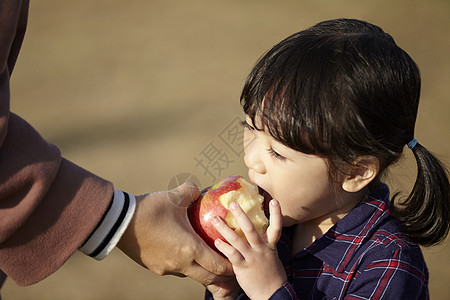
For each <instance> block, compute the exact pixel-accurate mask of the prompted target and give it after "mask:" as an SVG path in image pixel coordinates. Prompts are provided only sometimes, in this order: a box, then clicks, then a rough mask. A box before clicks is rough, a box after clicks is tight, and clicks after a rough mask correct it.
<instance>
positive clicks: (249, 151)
mask: <svg viewBox="0 0 450 300" xmlns="http://www.w3.org/2000/svg"><path fill="white" fill-rule="evenodd" d="M260 150H261V149H259V147H258V145H257V141H255V140H254V139H252V140H248V141H247V142H244V153H245V155H244V163H245V165H246V166H247V168H249V169H251V170H253V171H254V172H256V173H259V174H265V173H266V167H265V165H264V161H263V160H262V156H261V154H262V153H261V151H260Z"/></svg>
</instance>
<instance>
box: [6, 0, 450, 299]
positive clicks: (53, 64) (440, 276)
mask: <svg viewBox="0 0 450 300" xmlns="http://www.w3.org/2000/svg"><path fill="white" fill-rule="evenodd" d="M449 16H450V2H449V1H447V0H441V1H438V0H436V1H434V0H430V1H419V0H416V1H412V0H408V1H406V0H405V1H389V0H382V1H370V2H369V1H312V0H311V1H298V0H296V1H263V0H260V1H256V0H247V1H242V0H228V1H207V0H201V1H195V0H194V1H182V0H174V1H163V0H159V1H148V0H147V1H143V0H129V1H118V0H99V1H98V0H94V1H93V0H89V1H88V0H79V1H59V0H39V1H32V4H31V10H30V19H29V28H28V32H27V35H26V39H25V43H24V47H23V50H22V53H21V56H20V57H19V62H18V65H17V67H16V69H15V71H14V74H13V81H12V99H13V100H12V110H13V111H14V112H16V113H18V114H20V115H21V116H22V117H24V118H26V119H27V120H28V121H29V122H31V123H32V124H33V125H34V126H35V127H36V128H37V129H38V130H39V131H40V132H41V134H42V135H43V136H44V137H45V138H47V139H48V140H50V141H52V142H54V143H56V144H57V145H59V146H60V147H61V149H62V151H63V153H64V155H65V156H66V157H67V158H69V159H71V160H72V161H74V162H76V163H78V164H80V165H82V166H84V167H85V168H87V169H89V170H91V171H93V172H94V173H96V174H99V175H100V176H102V177H104V178H107V179H109V180H111V181H113V182H114V183H115V184H116V187H117V188H119V189H124V190H127V191H130V192H133V193H135V194H139V193H144V192H151V191H157V190H164V189H167V187H168V184H169V182H170V180H171V178H172V177H173V176H174V175H176V174H179V173H183V172H188V173H192V174H193V175H195V176H196V177H197V178H198V179H199V181H200V183H201V184H202V185H205V186H206V185H209V184H210V183H211V180H212V179H211V178H210V177H208V176H207V174H205V173H204V171H203V169H201V168H200V167H199V166H198V165H196V162H195V161H194V158H195V157H198V156H199V153H200V152H201V151H202V150H204V149H205V148H206V147H207V146H208V145H209V144H210V143H211V142H212V143H214V144H215V145H218V146H220V147H221V148H222V151H223V152H224V153H227V154H228V156H229V157H230V159H232V160H233V162H231V163H230V164H229V166H228V167H227V169H226V170H225V171H223V173H222V175H231V174H242V175H246V169H245V167H244V165H243V163H242V161H241V159H240V158H239V157H237V156H233V153H232V152H230V150H229V149H227V148H226V145H224V144H220V143H221V141H220V139H219V135H220V133H221V132H222V131H223V130H224V128H226V127H227V126H228V124H230V122H232V121H233V120H234V119H235V118H236V116H239V117H242V113H241V109H240V107H239V101H238V98H239V93H240V90H241V88H242V85H243V81H244V78H245V76H246V75H247V74H248V72H249V70H250V69H251V67H252V66H253V64H254V62H255V61H256V59H257V58H258V57H259V56H260V55H261V54H262V53H263V52H264V51H266V50H267V49H268V48H269V47H271V46H272V45H273V44H275V43H277V42H278V41H280V40H281V39H282V38H284V37H286V36H287V35H289V34H291V33H293V32H296V31H299V30H301V29H304V28H305V27H308V26H311V25H313V24H315V23H317V22H319V21H321V20H325V19H331V18H338V17H351V18H361V19H365V20H368V21H371V22H374V23H376V24H378V25H380V26H381V27H382V28H383V29H385V30H386V31H387V32H389V33H391V34H392V35H393V36H394V38H395V39H396V41H397V43H398V44H399V45H400V46H401V47H402V48H403V49H405V50H406V51H407V52H408V53H409V54H410V55H411V56H412V57H413V58H414V59H415V60H416V62H417V63H418V65H419V66H420V68H421V71H422V76H423V89H422V91H423V92H422V100H421V101H422V102H421V105H420V111H419V117H418V121H417V125H416V137H417V139H418V140H419V141H420V142H421V143H422V144H423V145H425V146H426V147H428V148H429V149H431V150H432V151H434V152H435V153H436V154H439V155H440V157H441V158H442V159H444V160H447V161H449V157H450V150H449V149H450V134H449V128H450V118H449V114H450V93H449V91H448V83H449V82H450V55H449V53H450V34H449V32H450V18H449ZM401 163H402V165H401V166H399V167H397V168H395V169H394V170H393V172H392V173H393V174H392V180H391V181H390V183H391V187H392V188H393V189H394V190H399V189H400V190H403V191H405V192H408V191H409V189H410V188H411V185H412V182H413V180H414V178H415V172H416V171H415V170H416V168H415V164H414V161H413V160H412V159H411V155H410V153H409V151H406V157H405V159H404V160H403V161H402V162H401ZM405 171H406V172H405ZM424 253H425V256H426V260H427V263H428V266H429V270H430V274H431V275H430V289H431V296H432V299H450V285H449V284H448V282H449V280H450V260H449V254H450V248H449V245H448V242H446V243H444V244H443V245H441V246H438V247H434V248H430V249H424ZM202 294H203V287H202V286H200V284H198V283H196V282H194V281H192V280H190V279H185V278H184V279H183V278H176V277H170V276H169V277H158V276H156V275H154V274H152V273H151V272H148V271H146V270H144V269H143V268H141V267H139V266H138V265H136V264H134V263H133V262H131V261H130V260H129V259H128V258H127V257H125V256H124V255H123V254H122V253H121V252H120V251H119V250H114V251H113V253H112V254H111V255H110V256H109V257H108V258H106V259H105V260H104V261H102V262H95V261H94V260H92V259H90V258H87V257H85V256H83V255H80V254H75V255H74V257H73V258H71V259H70V260H69V261H68V262H67V263H66V264H65V265H64V266H63V267H62V268H61V269H60V270H59V271H57V272H56V273H55V274H54V275H52V276H50V277H49V278H47V279H45V280H43V281H42V282H40V283H38V284H36V285H34V286H31V287H26V288H23V287H17V286H16V285H15V283H14V282H13V281H12V280H8V281H7V283H6V286H5V287H4V289H3V297H4V299H7V300H8V299H67V300H69V299H96V300H98V299H200V298H202Z"/></svg>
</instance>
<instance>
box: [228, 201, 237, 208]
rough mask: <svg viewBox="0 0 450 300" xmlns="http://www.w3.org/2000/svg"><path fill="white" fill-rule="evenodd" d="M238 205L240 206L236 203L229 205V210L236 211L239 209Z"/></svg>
mask: <svg viewBox="0 0 450 300" xmlns="http://www.w3.org/2000/svg"><path fill="white" fill-rule="evenodd" d="M237 205H238V204H237V203H236V202H231V203H230V205H229V208H230V209H236V208H237Z"/></svg>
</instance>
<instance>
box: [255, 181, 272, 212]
mask: <svg viewBox="0 0 450 300" xmlns="http://www.w3.org/2000/svg"><path fill="white" fill-rule="evenodd" d="M258 192H259V194H260V195H261V196H263V197H264V213H265V214H266V215H268V214H269V202H270V200H272V199H273V197H272V196H271V195H270V194H269V193H268V192H266V191H265V190H264V189H263V188H261V187H259V186H258Z"/></svg>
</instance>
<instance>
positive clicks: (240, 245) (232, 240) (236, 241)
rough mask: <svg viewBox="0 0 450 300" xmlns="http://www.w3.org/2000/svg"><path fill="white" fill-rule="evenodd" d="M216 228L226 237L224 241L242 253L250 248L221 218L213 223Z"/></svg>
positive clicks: (217, 218)
mask: <svg viewBox="0 0 450 300" xmlns="http://www.w3.org/2000/svg"><path fill="white" fill-rule="evenodd" d="M212 224H213V226H214V228H215V229H216V230H217V231H218V232H219V233H220V234H221V235H222V236H223V237H224V239H225V240H226V241H227V242H228V244H230V245H231V246H232V247H233V248H235V249H236V250H237V251H239V252H240V253H243V251H245V250H246V249H247V248H248V244H247V243H246V242H245V241H244V240H243V239H242V238H241V237H240V236H238V235H237V233H236V232H234V230H233V229H231V228H230V227H228V225H227V224H226V223H225V221H224V220H222V219H221V218H219V217H215V218H214V219H213V221H212ZM224 254H225V253H224Z"/></svg>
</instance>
